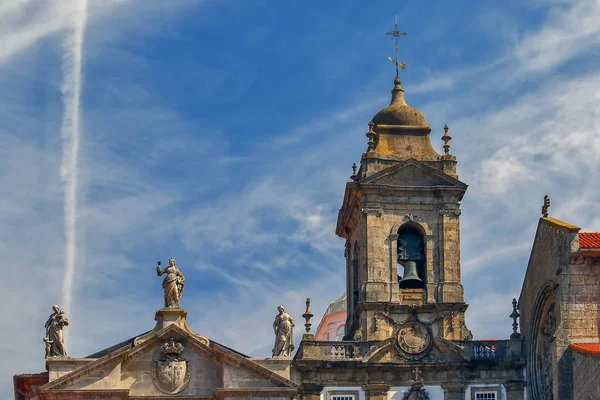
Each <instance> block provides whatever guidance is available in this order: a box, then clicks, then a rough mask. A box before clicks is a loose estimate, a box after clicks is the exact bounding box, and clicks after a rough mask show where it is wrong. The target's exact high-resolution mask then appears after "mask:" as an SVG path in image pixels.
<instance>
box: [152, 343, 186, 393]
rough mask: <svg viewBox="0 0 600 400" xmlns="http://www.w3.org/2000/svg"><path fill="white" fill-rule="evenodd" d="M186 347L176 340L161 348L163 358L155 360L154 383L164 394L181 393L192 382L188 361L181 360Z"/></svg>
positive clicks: (153, 367)
mask: <svg viewBox="0 0 600 400" xmlns="http://www.w3.org/2000/svg"><path fill="white" fill-rule="evenodd" d="M183 350H184V347H183V345H182V344H181V343H179V342H176V341H175V339H174V338H171V339H169V340H168V341H167V342H165V343H164V344H163V345H162V346H161V347H160V352H161V353H162V357H160V358H158V359H155V360H154V364H153V366H152V381H153V382H154V384H155V385H156V387H157V388H158V390H160V391H161V392H163V393H167V394H176V393H179V392H181V391H182V390H183V389H184V388H185V387H186V386H187V384H188V383H189V382H190V368H189V365H188V361H187V360H185V359H183V358H181V357H180V354H181V353H182V352H183Z"/></svg>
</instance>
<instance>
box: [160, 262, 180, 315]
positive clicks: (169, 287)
mask: <svg viewBox="0 0 600 400" xmlns="http://www.w3.org/2000/svg"><path fill="white" fill-rule="evenodd" d="M156 274H157V275H158V276H161V275H163V274H167V276H166V277H165V279H164V280H163V283H162V287H163V290H164V292H165V307H174V308H179V299H181V294H182V293H183V286H184V284H185V276H183V274H182V273H181V271H179V268H177V265H175V259H174V258H169V266H168V267H166V268H164V269H161V268H160V261H159V262H158V266H157V267H156Z"/></svg>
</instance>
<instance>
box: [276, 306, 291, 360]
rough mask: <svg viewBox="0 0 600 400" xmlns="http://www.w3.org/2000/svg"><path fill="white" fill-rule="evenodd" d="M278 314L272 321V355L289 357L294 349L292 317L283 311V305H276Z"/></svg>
mask: <svg viewBox="0 0 600 400" xmlns="http://www.w3.org/2000/svg"><path fill="white" fill-rule="evenodd" d="M277 310H278V311H279V314H277V316H276V317H275V321H274V322H273V330H274V331H275V346H274V347H273V357H291V356H292V351H293V350H294V326H295V323H294V319H293V318H292V316H291V315H290V314H288V313H287V312H285V310H284V309H283V306H279V307H277Z"/></svg>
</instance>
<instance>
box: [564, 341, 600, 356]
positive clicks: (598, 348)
mask: <svg viewBox="0 0 600 400" xmlns="http://www.w3.org/2000/svg"><path fill="white" fill-rule="evenodd" d="M571 348H572V349H574V350H579V351H581V352H583V353H588V354H600V343H571Z"/></svg>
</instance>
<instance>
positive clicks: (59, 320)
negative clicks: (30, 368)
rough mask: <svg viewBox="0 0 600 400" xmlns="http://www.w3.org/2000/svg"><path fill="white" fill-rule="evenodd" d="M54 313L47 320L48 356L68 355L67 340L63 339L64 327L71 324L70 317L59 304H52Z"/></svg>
mask: <svg viewBox="0 0 600 400" xmlns="http://www.w3.org/2000/svg"><path fill="white" fill-rule="evenodd" d="M52 311H53V313H52V314H50V316H49V317H48V321H46V325H45V327H46V337H45V338H44V343H45V344H46V358H48V357H66V356H67V351H66V349H65V342H64V339H63V332H62V330H63V327H65V326H69V319H68V318H67V316H66V315H65V311H64V310H61V309H60V308H59V307H58V306H56V305H54V306H52Z"/></svg>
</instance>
